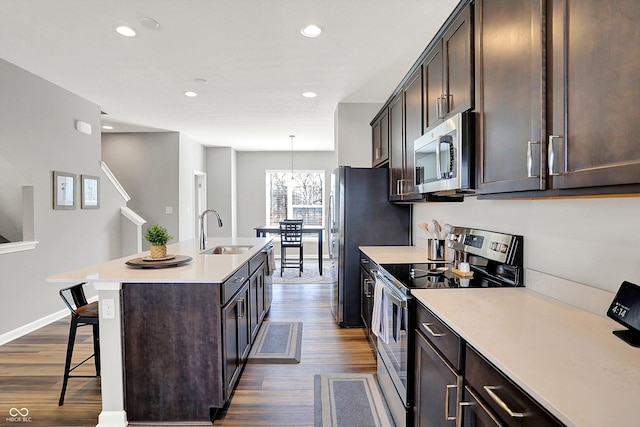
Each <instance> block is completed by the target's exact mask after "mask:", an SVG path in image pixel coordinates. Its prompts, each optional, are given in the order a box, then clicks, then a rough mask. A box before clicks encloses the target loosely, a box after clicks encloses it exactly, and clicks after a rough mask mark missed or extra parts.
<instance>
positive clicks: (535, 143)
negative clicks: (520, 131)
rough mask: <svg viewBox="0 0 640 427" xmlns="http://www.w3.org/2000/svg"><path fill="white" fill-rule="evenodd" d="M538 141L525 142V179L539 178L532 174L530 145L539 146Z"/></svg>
mask: <svg viewBox="0 0 640 427" xmlns="http://www.w3.org/2000/svg"><path fill="white" fill-rule="evenodd" d="M539 144H540V141H527V177H529V178H540V175H534V174H533V150H532V149H531V146H532V145H539Z"/></svg>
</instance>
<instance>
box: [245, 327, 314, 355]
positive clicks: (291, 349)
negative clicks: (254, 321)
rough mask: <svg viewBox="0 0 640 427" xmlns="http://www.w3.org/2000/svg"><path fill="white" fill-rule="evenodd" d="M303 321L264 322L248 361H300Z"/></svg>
mask: <svg viewBox="0 0 640 427" xmlns="http://www.w3.org/2000/svg"><path fill="white" fill-rule="evenodd" d="M301 352H302V322H264V323H263V324H262V327H261V328H260V331H259V332H258V336H257V337H256V341H255V343H254V344H253V347H252V348H251V352H249V358H248V359H247V363H300V354H301Z"/></svg>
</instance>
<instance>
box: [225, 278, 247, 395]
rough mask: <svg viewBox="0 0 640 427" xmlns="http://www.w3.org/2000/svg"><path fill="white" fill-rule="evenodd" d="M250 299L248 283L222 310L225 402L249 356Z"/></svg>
mask: <svg viewBox="0 0 640 427" xmlns="http://www.w3.org/2000/svg"><path fill="white" fill-rule="evenodd" d="M249 299H250V296H249V282H246V283H245V285H244V286H243V287H242V289H241V290H240V291H239V292H238V293H237V294H236V296H235V297H234V298H233V299H232V300H231V301H230V302H229V303H227V305H225V306H224V307H223V308H222V330H223V349H224V351H223V356H222V358H223V367H224V371H223V375H224V393H223V398H224V401H225V402H226V400H227V399H229V398H230V397H231V392H232V391H233V387H234V386H235V384H236V382H237V381H238V378H240V372H241V370H242V366H243V363H244V359H245V358H246V357H247V356H248V354H249V349H250V345H249V317H250V314H249V306H250V303H249ZM222 403H224V402H222ZM222 406H223V405H220V406H219V407H222Z"/></svg>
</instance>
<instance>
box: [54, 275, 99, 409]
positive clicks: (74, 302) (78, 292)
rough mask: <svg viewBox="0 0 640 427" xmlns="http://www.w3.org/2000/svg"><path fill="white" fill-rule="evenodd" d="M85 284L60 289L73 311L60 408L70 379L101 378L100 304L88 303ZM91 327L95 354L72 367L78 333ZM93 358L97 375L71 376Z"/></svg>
mask: <svg viewBox="0 0 640 427" xmlns="http://www.w3.org/2000/svg"><path fill="white" fill-rule="evenodd" d="M84 285H85V283H79V284H77V285H73V286H71V287H68V288H64V289H60V297H61V298H62V300H63V301H64V303H65V305H66V306H67V307H68V308H69V311H71V323H70V325H69V341H68V342H67V357H66V360H65V364H64V378H63V381H62V391H61V392H60V400H59V401H58V406H62V405H63V404H64V394H65V392H66V391H67V383H68V382H69V378H93V377H99V376H100V330H99V311H98V302H97V301H96V302H92V303H88V302H87V298H86V296H85V294H84ZM87 325H91V327H92V329H93V354H92V355H91V356H89V357H87V358H86V359H84V360H83V361H82V362H80V363H78V364H77V365H75V366H74V367H71V359H72V357H73V347H74V345H75V341H76V331H77V330H78V328H79V327H81V326H87ZM91 358H93V359H94V364H95V367H96V374H95V375H70V374H71V372H73V370H75V369H76V368H78V367H79V366H81V365H82V364H84V363H85V362H86V361H87V360H89V359H91Z"/></svg>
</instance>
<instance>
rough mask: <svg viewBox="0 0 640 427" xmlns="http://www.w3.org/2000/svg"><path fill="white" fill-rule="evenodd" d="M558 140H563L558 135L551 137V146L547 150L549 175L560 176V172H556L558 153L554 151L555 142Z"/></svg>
mask: <svg viewBox="0 0 640 427" xmlns="http://www.w3.org/2000/svg"><path fill="white" fill-rule="evenodd" d="M556 139H562V137H561V136H558V135H549V146H548V150H547V157H548V163H549V175H560V174H559V173H558V172H556V171H555V170H554V166H555V157H556V153H555V151H554V144H553V141H555V140H556Z"/></svg>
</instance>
